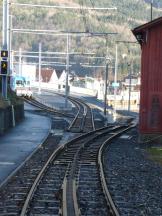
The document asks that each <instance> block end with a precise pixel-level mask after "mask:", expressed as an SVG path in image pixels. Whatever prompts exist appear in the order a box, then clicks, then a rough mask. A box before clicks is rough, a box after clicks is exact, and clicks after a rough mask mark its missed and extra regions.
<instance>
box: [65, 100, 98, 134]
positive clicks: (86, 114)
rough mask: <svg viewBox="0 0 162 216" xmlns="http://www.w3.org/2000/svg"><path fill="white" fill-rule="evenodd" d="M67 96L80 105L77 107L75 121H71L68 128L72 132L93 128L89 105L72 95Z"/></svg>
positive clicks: (86, 130) (91, 129)
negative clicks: (77, 111)
mask: <svg viewBox="0 0 162 216" xmlns="http://www.w3.org/2000/svg"><path fill="white" fill-rule="evenodd" d="M68 98H69V100H70V101H71V102H73V103H75V104H78V106H79V107H80V109H79V110H80V111H79V113H78V115H77V116H76V118H75V121H73V122H72V123H71V125H70V126H69V128H68V130H70V131H72V132H73V131H77V132H89V131H93V130H95V125H94V118H93V113H92V109H91V108H90V106H89V105H88V104H87V103H85V102H84V101H82V100H80V99H77V98H74V97H68ZM78 128H79V130H78Z"/></svg>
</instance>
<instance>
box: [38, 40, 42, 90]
mask: <svg viewBox="0 0 162 216" xmlns="http://www.w3.org/2000/svg"><path fill="white" fill-rule="evenodd" d="M41 52H42V44H41V43H39V88H38V94H41Z"/></svg>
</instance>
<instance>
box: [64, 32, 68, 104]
mask: <svg viewBox="0 0 162 216" xmlns="http://www.w3.org/2000/svg"><path fill="white" fill-rule="evenodd" d="M68 79H69V34H67V47H66V81H65V108H67V104H68V94H69V86H68V85H69V80H68Z"/></svg>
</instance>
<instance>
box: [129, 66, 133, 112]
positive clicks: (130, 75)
mask: <svg viewBox="0 0 162 216" xmlns="http://www.w3.org/2000/svg"><path fill="white" fill-rule="evenodd" d="M128 71H129V94H128V113H130V98H131V85H132V73H131V63H128Z"/></svg>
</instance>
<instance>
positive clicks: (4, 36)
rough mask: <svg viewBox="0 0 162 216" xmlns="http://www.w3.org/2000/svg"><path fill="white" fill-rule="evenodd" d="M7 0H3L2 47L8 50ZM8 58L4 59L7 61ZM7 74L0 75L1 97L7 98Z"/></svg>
mask: <svg viewBox="0 0 162 216" xmlns="http://www.w3.org/2000/svg"><path fill="white" fill-rule="evenodd" d="M8 29H9V0H3V31H2V40H3V42H2V43H3V44H2V48H3V50H8V44H9V31H8ZM7 61H8V60H6V62H7ZM7 75H8V67H7V74H3V75H2V97H3V98H5V99H7Z"/></svg>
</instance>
